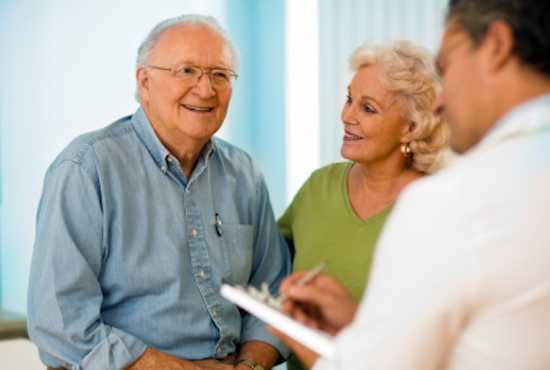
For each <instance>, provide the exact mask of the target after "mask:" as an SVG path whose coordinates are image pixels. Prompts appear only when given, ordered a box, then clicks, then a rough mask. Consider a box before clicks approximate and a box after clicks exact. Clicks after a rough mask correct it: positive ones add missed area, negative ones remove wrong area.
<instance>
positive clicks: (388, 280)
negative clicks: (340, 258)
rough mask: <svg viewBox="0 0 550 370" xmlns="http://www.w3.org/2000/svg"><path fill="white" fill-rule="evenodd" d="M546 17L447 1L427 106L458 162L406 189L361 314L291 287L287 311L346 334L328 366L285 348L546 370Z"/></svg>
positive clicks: (532, 6)
mask: <svg viewBox="0 0 550 370" xmlns="http://www.w3.org/2000/svg"><path fill="white" fill-rule="evenodd" d="M548 14H550V2H548V1H547V0H546V1H535V0H451V2H450V11H449V15H448V18H447V23H446V31H445V35H444V37H443V42H442V45H441V49H440V52H439V57H438V59H437V66H438V67H439V69H440V72H441V77H442V86H443V89H442V92H441V94H440V96H439V98H438V100H437V102H436V103H435V105H434V107H433V109H434V111H435V112H436V113H438V114H441V115H444V116H445V117H446V118H447V120H448V122H449V124H450V126H451V130H452V139H451V146H452V147H453V148H454V149H455V150H456V151H457V152H459V153H464V155H463V156H462V157H461V158H460V159H458V160H457V161H456V163H454V165H453V166H451V167H449V168H447V169H446V170H443V171H441V172H440V173H439V174H437V175H434V176H432V177H429V178H426V179H424V180H420V181H418V182H417V183H415V184H413V185H411V186H410V187H409V188H408V189H407V190H406V191H405V192H404V194H403V195H402V197H401V198H400V200H399V201H398V204H397V206H396V208H395V209H394V211H393V214H392V216H391V218H390V220H389V222H388V224H387V227H386V229H385V230H384V231H383V235H382V237H381V239H380V242H379V245H378V247H377V255H376V257H375V262H374V263H375V264H374V270H373V271H372V275H371V279H370V284H369V286H368V288H367V295H366V298H365V299H364V302H362V304H361V305H360V306H359V308H358V310H357V311H356V306H355V305H354V303H353V301H352V299H350V297H349V294H347V293H346V292H345V291H344V290H342V288H341V287H340V286H339V285H337V284H336V282H335V281H334V280H333V279H331V278H329V277H327V276H320V277H318V278H317V279H316V280H314V282H313V283H312V284H310V285H308V286H305V287H302V288H299V287H294V283H295V282H296V279H299V278H300V276H301V275H303V274H296V275H293V276H292V277H290V278H289V279H288V280H287V281H285V283H283V285H282V290H283V291H290V294H291V299H292V300H293V301H292V303H289V304H288V305H287V309H289V310H291V311H293V312H294V313H295V314H296V315H297V317H299V318H300V319H301V320H303V321H311V322H312V323H315V324H317V325H318V326H320V327H321V328H323V329H325V330H326V331H328V332H332V333H338V332H339V334H338V335H337V337H336V339H335V346H336V357H335V358H332V359H327V358H318V356H317V355H316V354H314V353H312V352H310V351H308V350H306V349H305V348H304V347H303V346H301V345H299V344H297V343H296V342H293V341H291V340H289V338H286V340H287V341H288V343H289V344H290V345H291V347H292V348H293V349H294V350H295V351H296V352H297V353H298V354H299V356H300V357H301V358H302V359H303V360H305V361H306V362H307V363H308V364H309V365H313V364H314V369H315V370H320V369H382V370H392V369H395V370H397V369H399V370H403V369H418V370H430V369H434V370H435V369H468V370H481V369H486V370H489V369H499V370H508V369H509V370H512V369H514V370H517V369H529V370H543V369H550V355H549V354H548V348H550V320H549V318H550V267H549V266H550V195H549V191H550V58H549V57H548V56H549V55H550V43H549V40H550V26H549V25H548V24H549V23H548ZM303 302H307V303H309V304H310V306H309V309H310V310H311V309H312V305H313V306H316V308H317V313H318V315H319V316H317V317H316V318H313V317H310V316H308V315H307V312H310V311H307V312H306V311H302V310H300V308H299V307H300V304H301V303H303ZM343 327H344V329H343V330H341V331H340V329H342V328H343Z"/></svg>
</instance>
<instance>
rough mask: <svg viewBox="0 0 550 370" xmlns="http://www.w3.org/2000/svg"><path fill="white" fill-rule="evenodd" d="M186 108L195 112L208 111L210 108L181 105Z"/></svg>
mask: <svg viewBox="0 0 550 370" xmlns="http://www.w3.org/2000/svg"><path fill="white" fill-rule="evenodd" d="M183 106H184V107H185V108H187V109H191V110H194V111H195V112H210V111H211V110H212V108H200V107H194V106H192V105H185V104H184V105H183Z"/></svg>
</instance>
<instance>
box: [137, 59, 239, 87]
mask: <svg viewBox="0 0 550 370" xmlns="http://www.w3.org/2000/svg"><path fill="white" fill-rule="evenodd" d="M147 67H149V68H152V69H158V70H161V71H168V72H172V74H173V75H174V76H175V75H176V73H178V72H180V71H182V70H184V69H185V68H198V69H199V71H201V75H200V76H199V78H198V79H197V83H196V84H194V85H191V86H190V87H192V86H196V85H198V83H199V82H200V81H201V78H202V76H204V74H205V73H206V72H205V71H204V70H203V69H202V68H201V67H199V66H186V67H184V68H181V69H177V70H175V69H171V68H164V67H157V66H152V65H147ZM213 71H229V76H230V77H234V78H235V80H234V81H237V78H238V77H239V75H238V74H237V73H235V71H233V70H232V69H230V68H212V69H211V70H210V72H208V73H206V74H208V78H209V79H210V84H211V85H212V87H213V88H214V85H213V84H212V72H213ZM234 84H235V82H231V79H230V80H229V89H232V88H233V85H234ZM229 89H222V91H223V90H229ZM216 90H219V89H216Z"/></svg>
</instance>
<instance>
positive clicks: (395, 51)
mask: <svg viewBox="0 0 550 370" xmlns="http://www.w3.org/2000/svg"><path fill="white" fill-rule="evenodd" d="M432 60H433V58H432V55H431V53H430V52H429V51H428V50H426V49H424V48H423V47H420V46H418V45H416V44H414V43H412V42H410V41H400V42H396V43H395V44H393V45H389V46H378V47H370V46H366V45H363V46H360V47H359V48H357V49H356V50H355V52H354V53H353V54H352V56H351V58H350V67H351V69H352V70H353V71H355V76H354V77H353V79H352V81H351V83H350V85H349V87H348V95H347V98H346V102H345V104H344V108H343V109H342V122H343V123H344V131H345V134H344V137H343V142H342V149H341V154H342V156H343V157H344V158H346V159H348V160H349V161H347V162H342V163H334V164H331V165H328V166H326V167H323V168H321V169H319V170H317V171H315V172H314V173H313V174H312V175H311V177H310V178H309V179H308V180H307V181H306V182H305V183H304V185H303V186H302V188H301V189H300V190H299V192H298V193H297V194H296V196H295V198H294V200H293V201H292V203H291V204H290V206H289V207H288V209H287V210H286V212H285V213H284V215H283V216H282V217H281V218H280V219H279V221H278V224H279V227H280V228H281V230H282V232H283V235H284V236H285V238H286V239H287V241H288V242H289V245H290V247H291V250H292V252H293V255H294V265H293V270H294V271H297V270H303V269H311V268H312V267H313V266H315V265H316V264H317V263H319V262H320V261H327V262H328V267H327V268H326V269H325V271H324V272H325V273H327V274H329V275H332V276H334V277H336V278H337V279H338V280H340V281H341V282H342V284H343V285H344V286H345V287H346V288H347V289H348V290H349V291H350V293H351V294H352V295H353V297H354V298H355V299H357V300H359V299H360V298H361V296H362V294H363V291H364V289H365V286H366V283H367V279H368V273H369V268H370V265H371V259H372V255H373V251H374V245H375V243H376V240H377V238H378V235H379V233H380V231H381V229H382V227H383V225H384V222H385V221H386V218H387V217H388V215H389V213H390V212H391V209H392V206H393V204H394V203H395V201H396V199H397V197H398V196H399V193H401V191H402V190H403V189H404V188H405V187H406V186H407V185H408V184H410V183H411V182H412V181H414V180H416V179H419V178H421V177H422V176H425V175H426V174H429V173H432V172H434V171H437V170H438V169H440V168H441V167H442V166H443V165H444V162H445V158H446V155H445V153H446V150H445V147H446V137H447V129H446V126H444V124H443V122H442V120H441V119H440V118H437V117H435V116H433V115H432V114H431V113H430V111H429V109H430V106H431V104H432V102H433V101H434V99H435V97H436V94H437V92H438V89H439V83H438V79H437V76H436V73H435V70H434V67H433V62H432ZM411 217H414V215H411ZM300 368H302V365H301V364H300V363H299V362H298V361H297V360H296V359H295V358H293V359H291V360H290V361H289V362H288V369H289V370H294V369H300Z"/></svg>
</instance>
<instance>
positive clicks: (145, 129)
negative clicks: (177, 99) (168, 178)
mask: <svg viewBox="0 0 550 370" xmlns="http://www.w3.org/2000/svg"><path fill="white" fill-rule="evenodd" d="M132 124H133V125H134V129H135V130H136V132H137V135H138V136H139V138H140V139H141V141H142V142H143V144H144V145H145V147H146V148H147V150H148V151H149V154H151V157H152V158H153V160H154V161H155V163H156V164H157V166H158V167H159V169H160V170H161V171H162V172H164V173H166V171H167V168H168V165H167V163H166V159H167V158H168V157H171V158H174V156H172V155H171V154H170V152H169V151H168V149H166V147H165V146H164V145H163V144H162V142H161V141H160V139H159V138H158V136H157V134H156V132H155V130H154V129H153V126H152V125H151V122H149V119H148V118H147V115H146V114H145V111H144V110H143V107H141V106H140V107H139V108H138V109H137V110H136V113H135V114H134V115H133V116H132ZM215 149H216V146H215V142H214V140H212V138H211V139H210V140H208V141H207V142H206V144H205V145H204V146H203V147H202V150H201V154H200V155H199V159H198V161H197V165H196V167H195V170H194V171H193V175H192V176H191V178H192V179H193V178H195V177H197V176H198V175H199V174H200V173H202V171H204V169H205V168H206V166H207V164H208V159H209V158H210V157H211V156H212V154H213V153H214V151H215ZM174 159H175V158H174Z"/></svg>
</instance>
